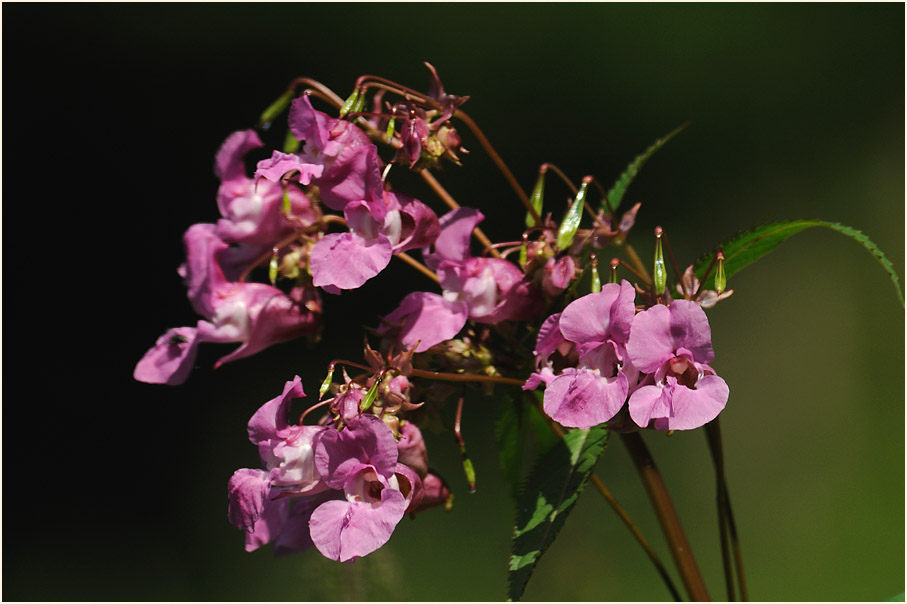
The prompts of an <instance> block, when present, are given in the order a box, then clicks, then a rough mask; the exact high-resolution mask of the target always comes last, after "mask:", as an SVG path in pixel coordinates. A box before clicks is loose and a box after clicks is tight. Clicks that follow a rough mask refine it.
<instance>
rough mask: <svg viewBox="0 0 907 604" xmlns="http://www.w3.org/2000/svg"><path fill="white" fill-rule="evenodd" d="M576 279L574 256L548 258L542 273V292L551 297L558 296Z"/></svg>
mask: <svg viewBox="0 0 907 604" xmlns="http://www.w3.org/2000/svg"><path fill="white" fill-rule="evenodd" d="M574 278H576V261H575V260H574V259H573V256H561V257H560V258H554V257H551V258H548V261H547V262H546V263H545V267H544V269H543V273H542V290H543V291H544V292H545V293H546V294H548V295H549V296H552V297H554V296H557V295H559V294H560V293H561V292H563V291H564V290H565V289H567V287H568V286H569V285H570V282H571V281H573V279H574Z"/></svg>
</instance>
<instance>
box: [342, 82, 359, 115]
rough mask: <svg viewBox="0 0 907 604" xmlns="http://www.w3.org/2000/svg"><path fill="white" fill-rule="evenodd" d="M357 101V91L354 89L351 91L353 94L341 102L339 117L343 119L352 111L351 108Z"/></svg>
mask: <svg viewBox="0 0 907 604" xmlns="http://www.w3.org/2000/svg"><path fill="white" fill-rule="evenodd" d="M358 101H359V89H358V88H356V89H355V90H353V93H352V94H351V95H350V96H349V97H347V99H346V100H345V101H344V102H343V107H341V108H340V117H344V116H345V115H346V114H347V113H349V112H350V111H352V110H353V107H354V106H355V105H356V103H357V102H358Z"/></svg>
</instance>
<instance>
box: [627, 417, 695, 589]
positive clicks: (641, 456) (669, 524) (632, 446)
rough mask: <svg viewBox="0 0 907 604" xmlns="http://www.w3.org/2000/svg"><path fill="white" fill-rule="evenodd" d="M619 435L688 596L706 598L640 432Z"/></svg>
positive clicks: (672, 507)
mask: <svg viewBox="0 0 907 604" xmlns="http://www.w3.org/2000/svg"><path fill="white" fill-rule="evenodd" d="M620 436H621V438H622V440H623V441H624V445H626V447H627V451H628V452H629V453H630V457H631V458H632V459H633V463H634V464H635V465H636V470H637V471H638V472H639V476H640V478H641V479H642V482H643V484H644V485H645V488H646V492H647V493H648V495H649V499H650V500H651V501H652V506H653V507H654V508H655V515H656V516H657V517H658V522H659V524H661V530H662V532H664V535H665V538H666V539H667V541H668V546H669V548H670V550H671V555H672V556H673V558H674V563H675V564H676V565H677V570H678V571H679V572H680V577H681V579H682V580H683V584H684V587H686V590H687V593H688V594H689V596H690V599H691V600H694V601H697V602H708V601H710V600H711V598H710V597H709V592H708V590H707V589H706V586H705V582H704V581H703V580H702V574H700V572H699V567H698V566H697V564H696V559H695V558H694V557H693V552H692V550H691V549H690V544H689V543H688V542H687V538H686V535H684V532H683V527H682V526H681V524H680V519H679V518H678V517H677V512H676V511H675V510H674V504H673V503H672V502H671V497H670V496H669V495H668V489H667V487H666V486H665V484H664V481H663V480H662V478H661V474H659V472H658V468H657V467H656V466H655V461H654V460H653V459H652V455H651V454H650V453H649V449H648V447H646V443H645V442H644V441H643V439H642V435H640V433H639V432H630V433H626V434H621V435H620Z"/></svg>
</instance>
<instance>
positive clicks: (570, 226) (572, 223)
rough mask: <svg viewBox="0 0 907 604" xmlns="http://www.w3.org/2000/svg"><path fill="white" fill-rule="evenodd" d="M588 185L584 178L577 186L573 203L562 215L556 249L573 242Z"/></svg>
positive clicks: (566, 246)
mask: <svg viewBox="0 0 907 604" xmlns="http://www.w3.org/2000/svg"><path fill="white" fill-rule="evenodd" d="M588 186H589V183H588V182H586V181H585V180H584V181H583V184H581V185H580V187H579V191H577V192H576V199H574V200H573V205H571V206H570V209H569V210H567V215H566V216H564V220H563V221H562V222H561V226H560V228H559V229H558V230H557V249H559V250H566V249H567V248H569V247H570V246H571V245H572V244H573V239H574V238H575V237H576V231H577V230H579V223H580V220H581V219H582V217H583V206H584V205H585V202H586V189H587V188H588Z"/></svg>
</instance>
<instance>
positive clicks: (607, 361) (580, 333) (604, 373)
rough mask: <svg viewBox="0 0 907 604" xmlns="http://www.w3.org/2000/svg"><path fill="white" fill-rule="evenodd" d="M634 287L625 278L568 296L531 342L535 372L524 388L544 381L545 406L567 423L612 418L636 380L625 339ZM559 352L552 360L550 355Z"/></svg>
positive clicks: (573, 424)
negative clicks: (572, 297)
mask: <svg viewBox="0 0 907 604" xmlns="http://www.w3.org/2000/svg"><path fill="white" fill-rule="evenodd" d="M634 297H635V291H634V289H633V286H631V285H630V284H629V283H628V282H627V281H623V282H621V284H620V285H618V284H616V283H609V284H607V285H604V286H603V287H602V290H601V292H598V293H593V294H588V295H586V296H583V297H582V298H579V299H577V300H575V301H573V302H572V303H571V304H569V305H568V306H567V307H566V308H565V309H564V311H563V312H562V313H560V314H559V315H552V316H551V317H549V318H548V319H547V320H546V321H545V322H544V323H543V324H542V327H541V329H540V330H539V336H538V340H537V343H536V350H535V354H536V367H537V372H536V373H534V374H533V375H532V376H530V378H529V379H528V380H527V382H526V384H525V385H524V386H523V388H524V389H533V388H536V387H537V386H538V385H539V384H540V383H543V382H544V383H545V384H546V386H545V395H544V405H543V406H544V409H545V413H547V414H548V416H549V417H551V418H552V419H554V420H555V421H557V422H559V423H560V424H562V425H564V426H568V427H572V428H589V427H591V426H595V425H598V424H601V423H603V422H606V421H608V420H609V419H611V418H612V417H614V416H615V415H616V414H617V412H618V411H620V409H621V407H623V405H624V402H625V401H626V399H627V394H628V392H629V389H630V386H631V385H635V383H636V379H637V377H638V372H637V371H636V369H635V368H634V367H633V366H632V365H631V364H630V363H629V360H628V358H627V352H626V343H627V339H628V337H629V334H630V325H631V323H632V321H633V317H634V313H635V306H634V302H633V301H634ZM556 353H557V354H558V357H559V362H558V364H557V365H556V364H555V362H554V360H553V358H552V357H553V356H554V355H555V354H556Z"/></svg>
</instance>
